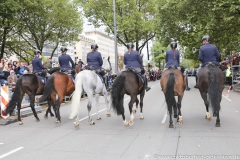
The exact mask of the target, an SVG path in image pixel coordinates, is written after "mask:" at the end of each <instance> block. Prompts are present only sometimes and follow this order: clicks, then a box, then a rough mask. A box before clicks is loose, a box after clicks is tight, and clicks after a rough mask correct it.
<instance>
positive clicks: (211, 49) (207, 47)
mask: <svg viewBox="0 0 240 160" xmlns="http://www.w3.org/2000/svg"><path fill="white" fill-rule="evenodd" d="M202 43H203V45H202V46H201V47H200V49H199V55H198V59H199V60H200V61H201V62H202V65H201V67H204V66H205V65H206V64H207V63H209V62H212V63H214V64H215V65H217V66H219V59H220V54H219V52H218V49H217V47H216V46H215V45H214V44H210V36H208V35H206V36H203V38H202Z"/></svg>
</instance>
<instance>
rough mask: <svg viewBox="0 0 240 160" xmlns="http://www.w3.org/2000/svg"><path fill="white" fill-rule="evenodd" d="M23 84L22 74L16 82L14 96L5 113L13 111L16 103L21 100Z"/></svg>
mask: <svg viewBox="0 0 240 160" xmlns="http://www.w3.org/2000/svg"><path fill="white" fill-rule="evenodd" d="M21 84H22V76H21V77H20V78H19V79H18V81H17V83H16V86H15V90H14V93H13V95H12V98H11V100H10V102H9V104H8V107H7V109H6V111H5V113H12V112H13V110H14V108H15V107H16V104H17V103H18V101H19V100H20V96H21Z"/></svg>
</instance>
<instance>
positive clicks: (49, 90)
mask: <svg viewBox="0 0 240 160" xmlns="http://www.w3.org/2000/svg"><path fill="white" fill-rule="evenodd" d="M54 88H55V87H54V76H49V77H48V80H47V82H46V84H45V86H44V91H43V95H42V96H41V97H40V98H39V102H43V101H45V100H46V99H47V98H48V97H49V96H50V94H51V93H52V91H53V90H54Z"/></svg>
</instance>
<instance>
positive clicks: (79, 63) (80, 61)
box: [78, 59, 84, 70]
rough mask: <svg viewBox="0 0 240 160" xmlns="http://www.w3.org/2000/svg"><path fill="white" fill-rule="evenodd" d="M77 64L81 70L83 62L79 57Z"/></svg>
mask: <svg viewBox="0 0 240 160" xmlns="http://www.w3.org/2000/svg"><path fill="white" fill-rule="evenodd" d="M78 65H79V67H80V69H81V70H82V68H83V65H84V63H83V61H82V60H81V59H79V61H78Z"/></svg>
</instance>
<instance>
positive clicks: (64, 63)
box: [58, 54, 75, 71]
mask: <svg viewBox="0 0 240 160" xmlns="http://www.w3.org/2000/svg"><path fill="white" fill-rule="evenodd" d="M58 62H59V65H60V69H62V70H67V71H68V70H72V68H74V66H75V65H74V62H73V60H72V58H71V57H70V56H69V55H68V54H62V55H60V56H59V57H58ZM70 63H71V65H72V67H71V66H70Z"/></svg>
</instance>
